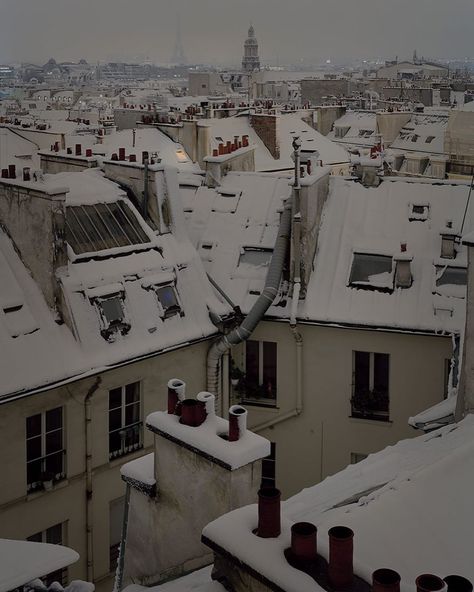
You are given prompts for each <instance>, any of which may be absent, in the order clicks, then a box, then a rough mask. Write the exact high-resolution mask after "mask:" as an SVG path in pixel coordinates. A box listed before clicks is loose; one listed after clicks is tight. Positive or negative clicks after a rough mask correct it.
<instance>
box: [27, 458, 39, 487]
mask: <svg viewBox="0 0 474 592" xmlns="http://www.w3.org/2000/svg"><path fill="white" fill-rule="evenodd" d="M42 472H43V469H42V461H41V460H34V461H32V462H29V463H28V464H27V465H26V481H27V483H28V485H30V484H32V483H36V482H37V481H41V474H42Z"/></svg>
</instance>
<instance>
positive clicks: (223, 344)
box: [207, 197, 292, 397]
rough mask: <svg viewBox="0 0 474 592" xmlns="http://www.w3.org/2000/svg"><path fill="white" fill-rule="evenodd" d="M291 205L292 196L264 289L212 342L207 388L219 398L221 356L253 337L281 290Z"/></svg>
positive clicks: (286, 205)
mask: <svg viewBox="0 0 474 592" xmlns="http://www.w3.org/2000/svg"><path fill="white" fill-rule="evenodd" d="M291 208H292V197H289V198H288V199H287V200H286V201H285V205H284V209H283V212H282V215H281V219H280V226H279V227H278V235H277V239H276V241H275V247H274V249H273V256H272V259H271V261H270V266H269V268H268V273H267V277H266V279H265V287H264V289H263V292H262V293H261V294H260V296H259V297H258V299H257V301H256V302H255V304H254V305H253V306H252V308H251V310H250V312H249V313H248V315H247V316H246V317H245V319H244V320H243V321H242V323H241V325H239V326H238V327H236V328H235V329H234V330H233V331H231V332H230V333H229V334H228V335H223V336H222V337H220V338H219V339H218V340H217V341H215V342H214V343H213V344H212V346H211V347H210V349H209V351H208V354H207V390H208V391H209V392H210V393H214V394H215V395H216V397H217V395H218V385H219V362H220V359H221V357H222V355H223V354H224V353H225V352H226V351H227V350H229V349H230V347H231V346H232V345H237V344H238V343H242V342H243V341H246V340H247V339H248V338H249V337H250V335H251V334H252V332H253V331H254V329H255V327H256V326H257V325H258V323H259V322H260V321H261V319H262V318H263V316H264V315H265V313H266V312H267V310H268V308H269V307H270V305H271V304H272V302H273V301H274V299H275V296H276V295H277V293H278V288H279V286H280V281H281V276H282V273H283V266H284V264H285V259H286V253H287V249H288V244H289V238H290V227H291Z"/></svg>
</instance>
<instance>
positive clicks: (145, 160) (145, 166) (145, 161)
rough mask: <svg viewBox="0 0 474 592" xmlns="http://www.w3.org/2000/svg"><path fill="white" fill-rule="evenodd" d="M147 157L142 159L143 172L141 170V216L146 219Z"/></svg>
mask: <svg viewBox="0 0 474 592" xmlns="http://www.w3.org/2000/svg"><path fill="white" fill-rule="evenodd" d="M148 163H149V160H148V157H147V158H145V159H144V161H143V165H144V172H143V209H142V216H143V219H144V220H146V219H147V218H148Z"/></svg>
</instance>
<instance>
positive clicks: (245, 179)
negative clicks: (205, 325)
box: [181, 167, 473, 332]
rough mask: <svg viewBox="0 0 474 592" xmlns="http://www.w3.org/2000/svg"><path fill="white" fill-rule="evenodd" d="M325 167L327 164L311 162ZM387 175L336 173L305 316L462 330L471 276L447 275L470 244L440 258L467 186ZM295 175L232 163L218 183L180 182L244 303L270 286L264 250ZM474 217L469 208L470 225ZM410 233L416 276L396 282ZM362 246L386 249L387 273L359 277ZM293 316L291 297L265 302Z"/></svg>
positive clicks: (190, 217)
mask: <svg viewBox="0 0 474 592" xmlns="http://www.w3.org/2000/svg"><path fill="white" fill-rule="evenodd" d="M318 170H321V171H324V170H325V169H319V168H318V167H316V168H315V169H314V171H313V172H314V173H317V171H318ZM307 179H308V178H307ZM389 179H392V178H386V179H385V180H384V181H383V182H382V184H381V185H380V186H379V187H378V188H377V189H374V188H365V187H363V186H362V185H361V184H360V183H357V182H355V181H353V180H344V179H343V178H341V177H330V192H329V197H328V200H327V202H326V204H325V206H324V211H323V218H322V222H321V228H320V234H319V247H318V250H317V253H316V257H315V265H314V270H313V272H312V275H311V277H310V281H309V285H308V288H307V295H306V300H305V301H301V302H300V304H299V307H298V318H299V319H300V320H302V321H304V320H306V321H313V322H321V323H329V324H342V325H344V324H349V325H355V326H361V325H362V326H372V327H386V328H392V329H397V330H405V331H413V330H418V331H429V332H433V331H441V332H442V331H447V332H452V331H459V330H460V329H461V328H462V327H463V326H464V315H465V300H464V296H465V285H454V284H450V283H449V282H448V281H446V280H448V279H449V278H448V275H445V277H444V279H442V278H441V276H442V274H443V273H444V272H446V271H448V272H450V271H451V268H452V267H455V266H456V267H461V268H464V269H465V268H466V266H467V258H466V247H464V246H457V248H458V249H459V252H458V254H457V256H456V259H454V260H451V259H441V258H440V254H441V237H440V232H441V230H442V229H443V228H444V227H445V225H446V221H447V220H452V223H453V229H454V231H456V232H459V231H460V228H461V222H462V217H463V214H464V209H465V206H466V200H467V197H468V192H469V188H468V187H467V186H466V185H464V184H455V182H453V184H450V183H448V182H439V183H435V182H425V183H418V182H410V180H409V179H405V180H403V179H401V180H393V181H392V180H389ZM290 183H291V180H290V179H289V178H288V177H284V176H271V177H269V176H267V175H265V174H256V173H254V174H249V173H237V172H234V173H230V174H228V175H227V176H226V177H224V179H223V183H222V185H221V186H220V187H219V188H218V189H209V188H207V187H204V186H202V187H199V188H197V191H196V187H192V186H187V187H185V188H183V187H182V188H181V191H182V193H183V203H184V207H185V212H187V213H186V216H187V221H188V228H189V234H190V238H191V240H192V242H193V244H194V245H195V246H196V247H197V248H198V250H199V254H200V256H201V259H202V261H203V264H204V267H205V269H206V271H207V272H208V273H209V274H210V276H211V277H212V278H213V279H214V280H215V281H216V282H217V283H218V284H219V286H220V287H221V288H222V289H223V290H224V291H225V292H226V293H227V294H228V295H229V296H230V298H231V299H232V300H233V301H234V302H235V303H236V304H238V305H239V306H240V307H241V308H242V310H243V311H244V312H247V311H248V310H250V308H251V306H252V305H253V303H254V302H255V300H256V298H257V297H258V295H259V294H260V292H261V291H262V289H263V285H264V280H265V276H266V272H267V270H268V257H269V256H268V257H267V259H265V252H267V255H268V250H270V251H271V250H272V249H273V246H274V243H275V239H276V234H277V228H278V224H279V217H280V215H279V212H280V211H281V208H282V204H283V200H284V199H286V198H287V197H288V196H289V194H290V192H291V187H290ZM414 206H415V210H414V209H413V208H414ZM417 212H421V213H417ZM472 224H473V215H472V214H471V211H468V213H467V216H466V221H465V227H464V230H465V231H468V230H470V229H471V228H472ZM402 242H407V244H408V250H409V251H410V253H411V255H412V256H413V261H412V262H411V269H412V273H413V284H412V286H411V287H410V288H406V289H393V283H394V278H393V276H394V260H393V258H394V256H396V255H397V254H398V253H399V252H400V244H401V243H402ZM252 249H253V253H252V252H251V251H250V250H252ZM247 251H248V252H247ZM248 253H250V254H249V256H247V255H248ZM354 253H358V254H362V255H375V256H382V257H385V258H386V259H385V260H382V263H383V261H385V262H386V263H387V265H388V268H387V270H386V272H387V275H385V276H384V275H383V274H382V275H379V276H377V277H373V278H369V279H368V281H367V282H366V283H365V284H364V282H359V283H358V284H357V287H355V286H354V287H351V286H350V285H349V283H350V282H349V279H350V275H351V269H352V263H353V258H354ZM362 258H363V257H362ZM461 273H462V272H461ZM437 284H438V285H437ZM373 288H375V289H373ZM276 304H278V302H277V303H276ZM287 316H289V311H288V308H287V307H282V306H277V305H274V306H272V307H270V309H269V311H268V312H267V317H277V318H282V317H283V318H285V317H287Z"/></svg>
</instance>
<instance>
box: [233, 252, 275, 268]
mask: <svg viewBox="0 0 474 592" xmlns="http://www.w3.org/2000/svg"><path fill="white" fill-rule="evenodd" d="M272 255H273V250H272V249H268V248H264V247H243V248H242V250H241V252H240V258H239V266H240V265H242V264H248V265H252V266H254V267H268V265H270V260H271V258H272Z"/></svg>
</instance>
